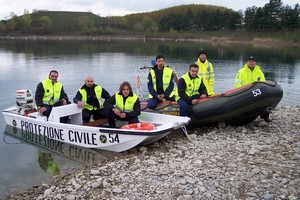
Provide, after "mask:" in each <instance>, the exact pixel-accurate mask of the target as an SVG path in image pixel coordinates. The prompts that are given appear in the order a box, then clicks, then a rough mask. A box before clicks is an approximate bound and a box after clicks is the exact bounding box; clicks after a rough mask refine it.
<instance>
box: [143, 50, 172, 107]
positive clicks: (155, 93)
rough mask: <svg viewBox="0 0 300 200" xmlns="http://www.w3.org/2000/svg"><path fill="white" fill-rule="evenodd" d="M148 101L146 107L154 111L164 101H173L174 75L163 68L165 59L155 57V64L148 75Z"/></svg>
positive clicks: (169, 70)
mask: <svg viewBox="0 0 300 200" xmlns="http://www.w3.org/2000/svg"><path fill="white" fill-rule="evenodd" d="M147 87H148V91H149V100H148V105H147V107H148V108H150V109H154V108H155V107H156V106H157V104H158V103H159V102H161V101H163V100H164V99H166V100H169V101H175V92H174V91H173V90H174V73H173V70H172V69H170V68H169V67H166V66H165V57H164V56H163V55H158V56H156V64H155V65H154V67H152V69H151V70H150V72H149V74H148V83H147Z"/></svg>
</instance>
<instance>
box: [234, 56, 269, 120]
mask: <svg viewBox="0 0 300 200" xmlns="http://www.w3.org/2000/svg"><path fill="white" fill-rule="evenodd" d="M255 81H266V79H265V75H264V73H263V72H262V71H261V69H260V66H258V65H256V60H255V58H254V57H253V56H250V57H249V58H248V60H247V63H246V64H245V65H244V67H243V68H241V69H240V70H239V72H238V73H237V75H236V76H235V87H236V88H238V87H241V86H243V85H247V84H250V83H254V82H255ZM260 118H262V119H264V120H265V121H266V122H271V121H272V120H271V119H270V118H269V113H265V114H262V115H261V116H260Z"/></svg>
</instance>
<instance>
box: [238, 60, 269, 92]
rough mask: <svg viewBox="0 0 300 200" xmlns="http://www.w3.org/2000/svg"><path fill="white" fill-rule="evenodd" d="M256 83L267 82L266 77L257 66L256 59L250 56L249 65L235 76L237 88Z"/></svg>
mask: <svg viewBox="0 0 300 200" xmlns="http://www.w3.org/2000/svg"><path fill="white" fill-rule="evenodd" d="M255 81H266V79H265V75H264V73H263V72H262V70H261V69H260V66H258V65H257V64H256V61H255V58H254V57H253V56H250V57H249V58H248V60H247V63H246V64H245V65H244V67H243V68H241V69H240V70H239V71H238V73H237V74H236V76H235V87H236V88H238V87H241V86H243V85H247V84H250V83H254V82H255Z"/></svg>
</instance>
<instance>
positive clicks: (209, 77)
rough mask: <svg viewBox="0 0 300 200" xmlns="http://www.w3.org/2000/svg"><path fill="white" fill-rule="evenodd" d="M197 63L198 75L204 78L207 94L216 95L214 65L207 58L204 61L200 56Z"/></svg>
mask: <svg viewBox="0 0 300 200" xmlns="http://www.w3.org/2000/svg"><path fill="white" fill-rule="evenodd" d="M195 64H197V65H198V66H199V71H198V76H199V77H200V79H202V81H203V83H204V85H205V87H206V90H207V94H208V95H209V96H211V95H214V94H215V93H214V82H215V75H214V68H213V65H212V64H211V63H210V62H208V60H205V62H204V63H202V62H201V61H200V59H199V58H198V60H197V62H196V63H195Z"/></svg>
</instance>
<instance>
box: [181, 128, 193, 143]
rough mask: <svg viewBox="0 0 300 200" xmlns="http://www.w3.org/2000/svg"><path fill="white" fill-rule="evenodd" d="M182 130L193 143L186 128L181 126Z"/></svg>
mask: <svg viewBox="0 0 300 200" xmlns="http://www.w3.org/2000/svg"><path fill="white" fill-rule="evenodd" d="M180 128H181V130H182V131H183V132H184V134H185V135H186V137H187V139H188V140H189V141H190V142H191V141H192V140H191V138H190V136H189V134H188V132H187V130H186V126H181V127H180Z"/></svg>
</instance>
